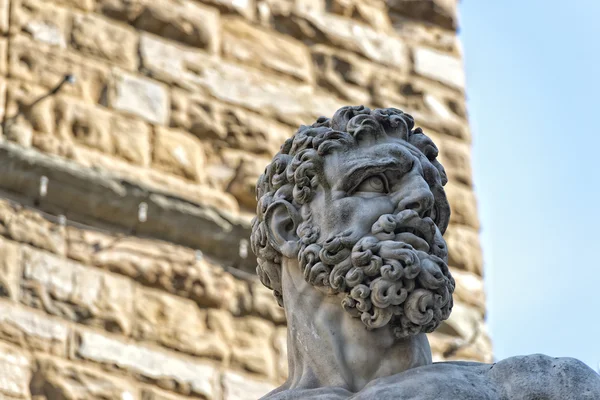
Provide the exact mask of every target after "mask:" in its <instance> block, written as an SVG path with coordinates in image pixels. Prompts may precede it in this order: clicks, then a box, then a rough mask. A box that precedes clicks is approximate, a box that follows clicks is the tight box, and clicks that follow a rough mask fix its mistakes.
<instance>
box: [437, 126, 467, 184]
mask: <svg viewBox="0 0 600 400" xmlns="http://www.w3.org/2000/svg"><path fill="white" fill-rule="evenodd" d="M436 144H437V145H438V148H439V149H440V154H439V160H440V162H441V163H442V164H443V165H444V168H445V169H446V173H447V174H448V179H449V180H450V181H456V182H458V183H461V184H463V185H467V186H471V185H472V184H473V171H472V168H471V146H470V145H469V143H467V142H465V141H461V140H454V139H453V138H441V140H439V143H438V142H436Z"/></svg>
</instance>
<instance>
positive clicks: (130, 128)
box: [110, 114, 151, 166]
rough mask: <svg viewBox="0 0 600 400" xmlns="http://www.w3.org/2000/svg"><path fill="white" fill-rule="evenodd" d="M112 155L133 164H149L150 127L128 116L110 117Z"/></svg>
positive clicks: (116, 115)
mask: <svg viewBox="0 0 600 400" xmlns="http://www.w3.org/2000/svg"><path fill="white" fill-rule="evenodd" d="M110 131H111V136H112V138H113V145H114V149H113V150H114V154H115V155H116V156H117V157H119V158H122V159H124V160H127V161H129V162H131V163H133V164H138V165H142V166H148V165H149V164H150V158H151V153H150V127H149V126H148V124H146V123H144V122H143V121H140V120H138V119H135V118H132V117H130V116H122V115H118V114H115V115H112V116H111V124H110Z"/></svg>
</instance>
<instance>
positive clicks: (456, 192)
mask: <svg viewBox="0 0 600 400" xmlns="http://www.w3.org/2000/svg"><path fill="white" fill-rule="evenodd" d="M445 190H446V196H447V197H448V201H449V202H450V208H451V209H452V214H451V215H450V222H451V223H454V224H461V225H467V226H470V227H471V228H474V229H479V218H478V217H477V201H476V199H475V194H474V193H473V189H471V188H470V187H469V186H465V185H461V184H455V183H452V181H450V182H449V183H448V185H446V187H445Z"/></svg>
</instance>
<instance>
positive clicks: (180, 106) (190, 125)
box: [169, 88, 227, 140]
mask: <svg viewBox="0 0 600 400" xmlns="http://www.w3.org/2000/svg"><path fill="white" fill-rule="evenodd" d="M223 108H224V106H223V105H221V104H219V103H217V102H215V101H214V100H212V99H210V98H209V97H208V96H206V95H204V94H202V93H198V92H192V93H190V92H187V91H185V90H181V89H177V88H174V89H173V90H172V91H171V115H170V122H169V124H170V126H171V127H173V128H181V129H183V130H186V131H188V132H190V133H192V134H194V135H195V136H197V137H198V138H200V139H211V140H217V139H225V137H226V136H227V132H226V131H225V129H224V127H223V121H222V116H221V114H222V113H223Z"/></svg>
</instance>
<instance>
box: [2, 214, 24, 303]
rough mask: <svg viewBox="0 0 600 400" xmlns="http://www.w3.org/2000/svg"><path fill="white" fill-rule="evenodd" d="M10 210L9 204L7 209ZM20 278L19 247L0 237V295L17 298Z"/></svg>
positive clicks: (12, 298)
mask: <svg viewBox="0 0 600 400" xmlns="http://www.w3.org/2000/svg"><path fill="white" fill-rule="evenodd" d="M4 210H6V209H5V208H4V205H0V214H5V211H4ZM7 211H8V212H10V206H9V208H8V210H7ZM6 217H8V218H10V216H8V215H6V216H5V215H3V216H2V217H0V220H2V222H0V231H1V230H3V228H4V226H3V220H4V218H6ZM20 280H21V249H20V248H19V246H18V245H17V244H16V243H15V242H11V241H8V240H4V239H1V238H0V296H2V297H8V298H10V299H11V300H17V299H18V298H19V282H20Z"/></svg>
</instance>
